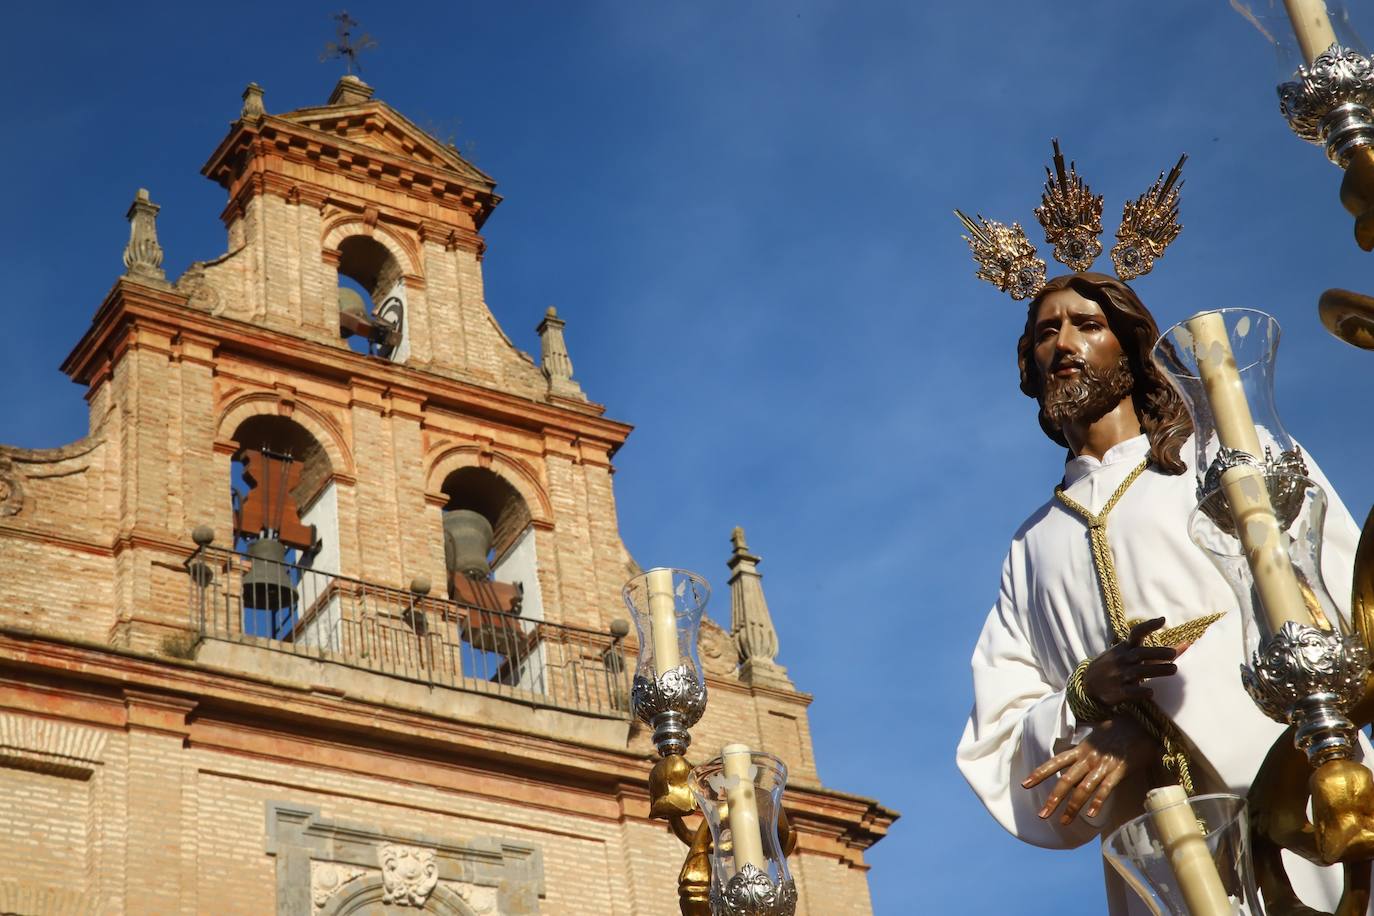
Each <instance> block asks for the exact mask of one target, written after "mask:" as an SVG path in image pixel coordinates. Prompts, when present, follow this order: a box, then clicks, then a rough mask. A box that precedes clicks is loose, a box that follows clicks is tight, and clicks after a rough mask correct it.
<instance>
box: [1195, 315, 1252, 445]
mask: <svg viewBox="0 0 1374 916" xmlns="http://www.w3.org/2000/svg"><path fill="white" fill-rule="evenodd" d="M1187 328H1188V333H1189V334H1191V335H1192V336H1193V355H1194V356H1196V357H1197V367H1198V373H1199V374H1200V375H1201V376H1202V387H1203V388H1204V389H1205V390H1206V392H1207V401H1208V402H1209V403H1210V404H1211V405H1212V416H1213V418H1214V419H1215V421H1216V424H1217V438H1218V439H1219V440H1221V444H1222V445H1224V446H1226V447H1227V448H1233V449H1238V450H1239V451H1242V452H1249V453H1250V454H1251V455H1254V456H1255V457H1256V458H1259V457H1262V455H1263V452H1261V451H1260V443H1259V434H1258V433H1256V432H1255V421H1254V420H1253V419H1252V418H1251V416H1250V403H1249V402H1248V401H1246V400H1245V388H1244V387H1243V386H1242V385H1241V381H1240V372H1239V371H1238V370H1237V369H1236V357H1235V354H1234V353H1232V352H1231V342H1230V341H1229V340H1228V339H1227V337H1226V322H1225V320H1223V319H1222V317H1221V313H1220V312H1204V313H1203V314H1201V315H1194V316H1193V317H1192V318H1189V319H1188V321H1187Z"/></svg>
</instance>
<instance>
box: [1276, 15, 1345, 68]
mask: <svg viewBox="0 0 1374 916" xmlns="http://www.w3.org/2000/svg"><path fill="white" fill-rule="evenodd" d="M1283 5H1284V6H1285V7H1287V8H1288V18H1289V19H1291V20H1293V34H1294V35H1296V36H1297V37H1298V47H1300V48H1302V59H1303V63H1307V64H1310V63H1312V61H1314V60H1316V59H1317V55H1319V54H1321V53H1322V52H1323V51H1325V50H1326V49H1327V48H1329V47H1331V46H1332V45H1333V44H1335V43H1336V31H1335V30H1334V29H1332V28H1331V17H1330V16H1328V15H1327V14H1326V2H1325V0H1283Z"/></svg>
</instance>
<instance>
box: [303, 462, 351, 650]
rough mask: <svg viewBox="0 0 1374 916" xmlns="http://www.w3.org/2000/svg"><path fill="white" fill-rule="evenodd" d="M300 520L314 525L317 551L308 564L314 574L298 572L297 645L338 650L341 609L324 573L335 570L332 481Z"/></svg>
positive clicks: (335, 508)
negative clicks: (299, 618)
mask: <svg viewBox="0 0 1374 916" xmlns="http://www.w3.org/2000/svg"><path fill="white" fill-rule="evenodd" d="M301 521H302V522H304V523H305V524H307V525H314V526H315V537H316V539H317V540H318V541H319V544H320V549H319V551H318V552H316V554H315V555H314V557H312V558H311V560H310V562H309V563H303V564H302V565H303V566H309V568H310V569H312V570H315V572H306V573H302V575H301V581H300V585H299V591H300V605H299V608H298V610H299V612H300V614H301V616H302V619H304V618H305V617H306V616H307V615H308V616H309V619H308V620H305V622H304V624H303V625H302V627H301V631H300V633H299V634H298V636H297V642H299V643H302V644H304V645H311V646H318V647H320V648H323V649H338V648H339V647H340V635H341V634H340V632H339V631H340V627H341V625H342V614H343V607H342V605H341V604H340V602H339V598H338V597H337V596H335V595H333V594H332V593H331V591H330V586H331V585H332V584H333V582H334V577H333V576H331V575H327V574H328V573H337V572H338V571H339V495H338V492H337V490H336V489H335V487H334V482H333V481H330V482H329V483H327V484H325V486H324V489H322V490H321V491H320V495H319V496H317V497H315V500H314V501H313V502H311V503H310V505H309V506H307V507H306V508H305V510H304V511H303V512H301Z"/></svg>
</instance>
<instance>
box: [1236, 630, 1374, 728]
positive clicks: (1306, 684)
mask: <svg viewBox="0 0 1374 916" xmlns="http://www.w3.org/2000/svg"><path fill="white" fill-rule="evenodd" d="M1368 670H1369V653H1368V652H1367V651H1366V650H1365V647H1364V645H1363V643H1361V642H1360V640H1359V639H1358V638H1357V637H1354V636H1342V635H1341V634H1340V633H1336V632H1332V631H1328V630H1322V629H1318V628H1317V627H1314V626H1309V625H1307V624H1300V623H1295V622H1293V621H1291V620H1290V621H1288V622H1286V623H1285V624H1284V625H1283V627H1282V628H1281V629H1280V630H1279V631H1278V632H1277V633H1275V634H1274V635H1273V636H1272V637H1270V638H1269V639H1268V641H1266V642H1265V644H1264V645H1263V646H1261V647H1260V649H1259V651H1257V652H1256V653H1255V655H1254V657H1253V658H1252V659H1251V666H1250V667H1248V668H1247V667H1245V666H1241V669H1240V677H1241V683H1243V684H1244V685H1245V690H1246V692H1247V693H1249V694H1250V698H1251V699H1252V700H1254V701H1255V705H1257V706H1258V707H1259V708H1260V711H1261V712H1263V713H1264V714H1265V715H1266V716H1268V717H1269V718H1271V719H1273V720H1274V721H1276V722H1281V723H1284V724H1289V723H1290V722H1291V720H1292V718H1293V714H1294V708H1295V707H1296V706H1297V705H1298V704H1299V703H1300V702H1302V701H1303V700H1305V699H1307V698H1308V697H1311V696H1313V695H1315V694H1327V695H1330V696H1331V704H1330V705H1332V706H1334V707H1335V708H1336V709H1338V710H1340V711H1341V712H1343V713H1345V712H1349V710H1350V708H1351V707H1352V706H1354V705H1355V703H1356V701H1358V700H1359V698H1360V695H1361V694H1362V693H1363V691H1364V683H1365V673H1366V672H1367V671H1368Z"/></svg>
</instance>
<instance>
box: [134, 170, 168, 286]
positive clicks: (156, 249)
mask: <svg viewBox="0 0 1374 916" xmlns="http://www.w3.org/2000/svg"><path fill="white" fill-rule="evenodd" d="M161 209H162V208H161V207H159V206H158V205H157V204H155V203H153V202H152V200H151V199H149V197H148V189H147V188H139V189H138V193H137V194H135V195H134V202H133V203H132V204H130V205H129V212H128V214H127V219H128V220H129V244H127V245H125V246H124V266H125V268H126V271H125V273H126V275H127V276H130V277H137V278H139V279H142V280H152V281H155V282H156V283H164V282H165V281H166V279H167V275H166V274H164V273H163V272H162V246H161V245H159V244H158V241H157V213H158V211H159V210H161Z"/></svg>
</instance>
